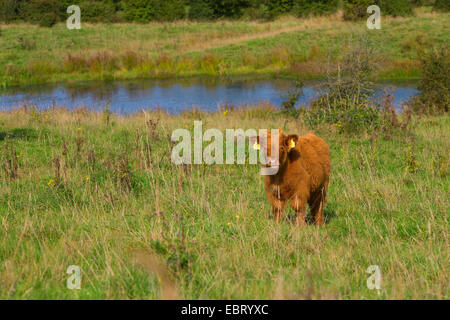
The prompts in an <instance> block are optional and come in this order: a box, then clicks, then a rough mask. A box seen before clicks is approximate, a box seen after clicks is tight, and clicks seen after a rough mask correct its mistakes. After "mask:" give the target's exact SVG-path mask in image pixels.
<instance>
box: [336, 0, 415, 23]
mask: <svg viewBox="0 0 450 320" xmlns="http://www.w3.org/2000/svg"><path fill="white" fill-rule="evenodd" d="M373 4H375V5H377V6H379V7H380V10H381V15H391V16H408V15H412V14H413V13H414V11H413V6H412V3H411V1H410V0H345V1H344V19H345V20H358V19H364V18H367V17H369V15H368V13H367V8H368V7H369V6H371V5H373Z"/></svg>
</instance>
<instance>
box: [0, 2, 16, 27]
mask: <svg viewBox="0 0 450 320" xmlns="http://www.w3.org/2000/svg"><path fill="white" fill-rule="evenodd" d="M18 9H19V6H18V4H17V1H15V0H2V1H0V21H4V22H6V23H8V22H12V21H14V20H16V19H17V17H18Z"/></svg>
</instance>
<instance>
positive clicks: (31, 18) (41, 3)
mask: <svg viewBox="0 0 450 320" xmlns="http://www.w3.org/2000/svg"><path fill="white" fill-rule="evenodd" d="M19 11H20V14H19V15H20V17H21V18H22V19H24V20H25V21H28V22H31V23H37V24H39V25H40V26H42V27H52V26H53V25H54V24H55V23H56V22H58V12H59V11H60V4H59V3H58V2H57V1H56V0H31V1H27V2H24V3H22V4H21V5H20V6H19Z"/></svg>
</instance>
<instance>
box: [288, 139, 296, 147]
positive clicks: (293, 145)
mask: <svg viewBox="0 0 450 320" xmlns="http://www.w3.org/2000/svg"><path fill="white" fill-rule="evenodd" d="M292 148H295V141H294V140H292V139H291V141H290V142H289V149H292Z"/></svg>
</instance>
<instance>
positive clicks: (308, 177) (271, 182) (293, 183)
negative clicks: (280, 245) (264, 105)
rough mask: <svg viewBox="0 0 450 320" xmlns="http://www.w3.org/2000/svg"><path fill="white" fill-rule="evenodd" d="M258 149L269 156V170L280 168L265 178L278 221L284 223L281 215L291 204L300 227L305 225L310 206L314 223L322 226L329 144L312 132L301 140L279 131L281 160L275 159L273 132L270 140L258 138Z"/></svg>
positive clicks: (267, 193) (269, 137)
mask: <svg viewBox="0 0 450 320" xmlns="http://www.w3.org/2000/svg"><path fill="white" fill-rule="evenodd" d="M255 146H256V147H259V146H260V147H261V148H263V150H264V151H265V152H266V154H267V165H266V166H272V167H274V165H275V166H277V167H278V172H277V173H276V174H274V175H266V176H265V177H264V190H265V192H266V195H267V198H268V199H269V201H270V202H271V203H272V207H273V214H274V218H275V221H276V222H277V223H279V222H280V219H281V214H282V212H283V210H284V208H285V206H286V204H287V202H288V201H289V203H290V205H291V207H292V208H293V209H294V210H295V212H296V213H297V225H298V226H302V225H304V224H305V216H306V204H307V203H308V205H309V208H310V210H311V214H312V216H313V218H314V223H315V224H316V225H322V224H323V223H324V216H323V208H324V205H325V203H326V194H327V187H328V181H329V177H330V171H331V170H330V150H329V148H328V145H327V144H326V142H325V141H323V140H322V139H321V138H319V137H317V136H316V135H315V134H314V133H313V132H312V131H310V132H308V133H307V134H305V135H304V136H301V137H299V136H297V135H287V136H286V135H284V134H283V132H282V130H281V129H279V153H278V159H273V158H272V157H271V154H272V152H271V148H272V147H271V135H270V130H269V131H268V134H267V139H266V138H265V137H258V139H257V144H256V145H255ZM267 146H269V147H267ZM277 160H278V161H277Z"/></svg>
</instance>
